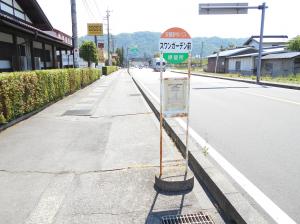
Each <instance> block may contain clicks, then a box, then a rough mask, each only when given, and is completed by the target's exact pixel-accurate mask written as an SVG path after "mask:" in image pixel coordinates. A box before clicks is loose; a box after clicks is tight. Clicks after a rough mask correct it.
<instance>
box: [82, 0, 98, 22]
mask: <svg viewBox="0 0 300 224" xmlns="http://www.w3.org/2000/svg"><path fill="white" fill-rule="evenodd" d="M81 1H82V3H83V5H84V7H85V9H86V11H87V12H88V14H89V15H90V16H92V18H93V19H94V20H96V16H95V14H94V12H93V11H92V10H91V8H90V5H89V3H88V2H87V1H86V0H81Z"/></svg>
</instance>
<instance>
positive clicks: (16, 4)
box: [14, 0, 23, 12]
mask: <svg viewBox="0 0 300 224" xmlns="http://www.w3.org/2000/svg"><path fill="white" fill-rule="evenodd" d="M14 8H15V9H17V10H19V11H21V12H23V9H22V8H21V7H20V6H19V4H18V3H17V2H16V0H14Z"/></svg>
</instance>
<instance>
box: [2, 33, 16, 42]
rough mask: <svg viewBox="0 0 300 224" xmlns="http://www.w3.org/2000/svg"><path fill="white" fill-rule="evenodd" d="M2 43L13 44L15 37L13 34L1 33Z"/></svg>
mask: <svg viewBox="0 0 300 224" xmlns="http://www.w3.org/2000/svg"><path fill="white" fill-rule="evenodd" d="M0 42H5V43H11V44H12V43H13V36H12V35H11V34H7V33H2V32H0Z"/></svg>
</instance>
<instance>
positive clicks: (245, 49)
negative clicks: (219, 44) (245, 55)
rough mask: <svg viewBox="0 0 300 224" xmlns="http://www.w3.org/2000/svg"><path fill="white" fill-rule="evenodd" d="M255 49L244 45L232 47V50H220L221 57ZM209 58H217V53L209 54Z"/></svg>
mask: <svg viewBox="0 0 300 224" xmlns="http://www.w3.org/2000/svg"><path fill="white" fill-rule="evenodd" d="M250 49H253V48H252V47H242V48H235V49H231V50H225V51H221V52H219V57H229V56H232V55H235V54H239V53H242V52H244V51H247V50H250ZM207 57H208V58H215V57H217V54H212V55H209V56H207Z"/></svg>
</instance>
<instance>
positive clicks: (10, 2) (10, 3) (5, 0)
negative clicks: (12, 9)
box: [2, 0, 12, 6]
mask: <svg viewBox="0 0 300 224" xmlns="http://www.w3.org/2000/svg"><path fill="white" fill-rule="evenodd" d="M2 2H4V3H6V4H7V5H10V6H12V0H2Z"/></svg>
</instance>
